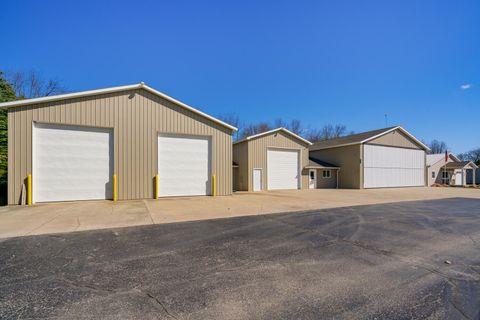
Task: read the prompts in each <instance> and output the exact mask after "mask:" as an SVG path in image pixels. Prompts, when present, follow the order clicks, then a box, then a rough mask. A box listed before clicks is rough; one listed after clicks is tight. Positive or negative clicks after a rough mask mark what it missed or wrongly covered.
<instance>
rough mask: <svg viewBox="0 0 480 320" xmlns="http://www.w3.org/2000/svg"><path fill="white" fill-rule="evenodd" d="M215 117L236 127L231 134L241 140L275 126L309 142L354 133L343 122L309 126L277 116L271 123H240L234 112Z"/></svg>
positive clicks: (236, 139) (235, 138)
mask: <svg viewBox="0 0 480 320" xmlns="http://www.w3.org/2000/svg"><path fill="white" fill-rule="evenodd" d="M217 118H218V119H220V120H222V121H223V122H226V123H228V124H230V125H232V126H234V127H237V128H238V131H237V132H236V133H234V136H233V138H234V141H238V140H242V139H245V138H246V137H249V136H253V135H255V134H259V133H263V132H267V131H270V130H273V129H276V128H285V129H287V130H289V131H291V132H293V133H295V134H297V135H299V136H301V137H303V138H305V139H307V140H309V141H311V142H318V141H323V140H329V139H334V138H339V137H343V136H346V135H350V134H353V133H354V132H353V131H349V130H347V126H345V125H343V124H336V125H332V124H326V125H324V126H322V127H320V128H310V127H305V126H303V124H302V122H301V121H300V120H298V119H293V120H291V121H290V122H287V121H285V120H283V119H281V118H277V119H275V120H274V121H273V122H271V123H270V122H267V121H259V122H256V123H242V122H241V121H240V117H239V116H237V115H234V114H220V115H218V117H217Z"/></svg>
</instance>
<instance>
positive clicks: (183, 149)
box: [158, 135, 212, 197]
mask: <svg viewBox="0 0 480 320" xmlns="http://www.w3.org/2000/svg"><path fill="white" fill-rule="evenodd" d="M211 158H212V156H211V147H210V138H208V137H194V136H169V135H159V136H158V196H159V197H171V196H199V195H209V194H211V173H210V167H211Z"/></svg>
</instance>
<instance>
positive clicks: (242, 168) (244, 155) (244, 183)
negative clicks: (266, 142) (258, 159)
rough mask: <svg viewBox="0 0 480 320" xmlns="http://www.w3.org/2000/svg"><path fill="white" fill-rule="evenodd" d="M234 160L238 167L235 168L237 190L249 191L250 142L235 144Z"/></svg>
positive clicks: (235, 186) (235, 187)
mask: <svg viewBox="0 0 480 320" xmlns="http://www.w3.org/2000/svg"><path fill="white" fill-rule="evenodd" d="M233 161H235V162H236V163H237V164H238V168H235V169H233V172H234V173H235V177H234V189H235V190H236V191H248V181H249V176H248V142H247V141H245V142H241V143H237V144H234V145H233Z"/></svg>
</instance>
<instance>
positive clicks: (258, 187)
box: [253, 169, 262, 191]
mask: <svg viewBox="0 0 480 320" xmlns="http://www.w3.org/2000/svg"><path fill="white" fill-rule="evenodd" d="M253 191H262V169H253Z"/></svg>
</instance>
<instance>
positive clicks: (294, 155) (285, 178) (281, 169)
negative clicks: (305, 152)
mask: <svg viewBox="0 0 480 320" xmlns="http://www.w3.org/2000/svg"><path fill="white" fill-rule="evenodd" d="M299 153H300V152H299V151H298V150H281V149H269V150H267V180H268V186H267V187H268V189H269V190H278V189H298V188H299V186H300V172H299V165H298V161H299Z"/></svg>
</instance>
